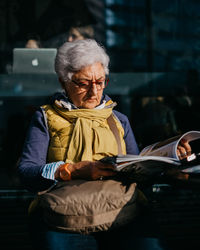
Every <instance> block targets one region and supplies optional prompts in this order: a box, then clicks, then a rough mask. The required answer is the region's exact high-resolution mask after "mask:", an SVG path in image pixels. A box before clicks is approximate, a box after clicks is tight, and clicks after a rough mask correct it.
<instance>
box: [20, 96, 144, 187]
mask: <svg viewBox="0 0 200 250" xmlns="http://www.w3.org/2000/svg"><path fill="white" fill-rule="evenodd" d="M103 98H104V99H106V100H108V99H109V97H108V96H103ZM114 114H115V115H116V116H117V118H118V119H119V121H120V122H121V124H122V126H123V128H124V131H125V133H124V140H125V143H126V151H127V154H136V155H137V154H138V153H139V150H138V146H137V143H136V140H135V137H134V134H133V132H132V129H131V126H130V123H129V121H128V118H127V117H126V116H125V115H123V114H122V113H120V112H118V111H115V110H114ZM49 140H50V138H49V132H48V128H47V127H46V124H45V119H44V116H43V113H42V110H41V109H39V110H38V111H36V112H35V114H34V115H33V118H32V121H31V124H30V126H29V129H28V133H27V136H26V140H25V143H24V148H23V152H22V156H21V159H20V162H19V165H18V172H19V175H20V178H21V181H22V183H23V185H24V186H25V188H27V189H28V190H29V191H33V192H37V191H41V190H44V189H47V188H48V187H49V186H50V185H52V184H53V183H54V182H55V180H51V179H47V178H44V177H43V176H42V173H43V170H44V168H45V166H46V158H47V152H48V146H49Z"/></svg>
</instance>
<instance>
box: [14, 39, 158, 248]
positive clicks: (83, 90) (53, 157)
mask: <svg viewBox="0 0 200 250" xmlns="http://www.w3.org/2000/svg"><path fill="white" fill-rule="evenodd" d="M108 63H109V57H108V55H107V54H106V53H105V51H104V49H103V48H102V47H101V46H99V45H98V44H97V43H96V42H95V41H94V40H90V39H86V40H79V41H75V42H67V43H65V44H64V45H63V46H61V48H60V49H59V50H58V53H57V56H56V59H55V70H56V73H57V75H58V78H59V81H60V83H61V85H62V87H63V89H64V93H56V94H55V95H54V96H53V98H52V100H51V103H50V104H49V105H44V106H42V107H41V108H40V109H39V110H38V111H37V112H36V113H35V115H34V116H33V119H32V122H31V125H30V128H29V131H28V134H27V138H26V141H25V145H24V150H23V154H22V157H21V160H20V164H19V173H20V176H21V179H22V181H23V183H24V185H25V186H26V188H27V189H29V190H31V191H34V192H37V191H41V190H45V189H46V188H48V187H50V186H51V185H52V184H53V183H54V182H56V181H57V180H64V181H70V180H72V179H84V180H97V179H102V178H103V177H109V176H110V177H112V176H113V175H115V171H114V169H113V166H112V165H108V164H103V163H102V162H101V161H99V160H100V159H102V158H103V157H105V156H113V155H117V154H118V145H117V142H116V139H115V137H114V135H113V133H112V131H111V129H110V127H109V125H108V119H109V117H110V116H112V117H113V121H114V123H115V125H116V127H117V130H118V134H119V141H120V144H121V151H122V153H123V154H138V152H139V151H138V146H137V143H136V141H135V138H134V135H133V132H132V129H131V127H130V124H129V121H128V119H127V117H126V116H125V115H123V114H121V113H119V112H117V111H115V110H113V107H114V106H115V103H113V102H112V100H111V99H110V98H109V97H108V96H107V95H105V94H104V93H103V90H104V88H105V87H106V85H107V83H108V78H107V75H108V71H109V70H108ZM135 223H136V222H135ZM135 225H136V224H135ZM30 228H31V232H32V239H33V242H34V243H35V245H36V248H37V249H38V248H40V247H42V248H43V249H97V247H99V246H100V247H102V248H104V249H106V247H107V248H108V249H109V248H110V247H111V246H113V247H114V246H115V248H116V249H133V248H132V246H135V248H134V249H152V244H151V240H150V239H148V243H147V244H146V241H145V240H144V239H143V240H142V241H141V240H139V239H136V238H135V240H134V241H133V231H131V230H132V229H133V228H136V226H133V227H132V229H131V230H130V228H123V231H122V230H117V231H115V232H114V233H113V232H107V233H99V234H98V233H97V234H96V235H89V236H86V235H81V234H72V233H65V232H56V231H54V230H52V229H50V228H48V226H47V225H45V223H44V222H43V220H42V216H41V215H37V216H36V217H34V218H33V219H32V222H31V227H30ZM138 228H139V227H137V229H138ZM142 230H143V229H142ZM138 231H139V229H138ZM153 244H154V245H155V244H157V241H155V240H154V241H153ZM97 245H98V246H97ZM136 245H138V246H140V247H138V248H136ZM117 247H118V248H117ZM129 247H130V248H129ZM157 249H161V248H160V247H159V246H158V244H157Z"/></svg>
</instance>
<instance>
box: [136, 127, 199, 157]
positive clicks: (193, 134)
mask: <svg viewBox="0 0 200 250" xmlns="http://www.w3.org/2000/svg"><path fill="white" fill-rule="evenodd" d="M183 138H184V139H185V140H187V141H188V142H189V143H190V142H192V141H194V140H197V139H200V131H189V132H187V133H185V134H183V135H182V136H176V137H173V138H170V139H168V140H166V141H164V142H158V143H154V144H153V145H150V146H147V147H146V148H144V149H143V150H142V151H141V153H140V155H141V156H144V155H158V156H164V157H171V158H175V159H178V155H177V147H178V144H179V142H180V140H181V139H183Z"/></svg>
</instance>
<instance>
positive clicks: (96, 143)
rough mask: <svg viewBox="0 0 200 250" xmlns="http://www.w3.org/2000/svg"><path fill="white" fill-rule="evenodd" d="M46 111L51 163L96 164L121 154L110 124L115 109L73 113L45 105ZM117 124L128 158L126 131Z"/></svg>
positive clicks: (56, 106) (76, 111) (82, 110)
mask: <svg viewBox="0 0 200 250" xmlns="http://www.w3.org/2000/svg"><path fill="white" fill-rule="evenodd" d="M42 108H43V110H44V111H45V114H46V118H47V125H48V130H49V135H50V142H49V148H48V156H47V162H56V161H64V162H71V163H74V162H79V161H84V160H87V161H96V160H100V159H102V158H103V157H105V156H113V155H117V154H118V145H117V142H116V139H115V136H114V134H113V132H112V131H111V130H110V127H109V125H108V123H107V118H108V117H109V116H110V115H111V114H112V108H108V107H105V108H103V109H99V110H98V109H73V110H70V111H69V110H68V109H66V108H61V107H58V105H53V106H51V105H44V106H42ZM114 120H115V122H116V126H117V129H118V130H119V136H120V140H121V146H122V152H123V154H126V145H125V141H124V139H123V136H124V129H123V127H122V125H121V123H120V122H119V121H118V120H117V119H116V118H114Z"/></svg>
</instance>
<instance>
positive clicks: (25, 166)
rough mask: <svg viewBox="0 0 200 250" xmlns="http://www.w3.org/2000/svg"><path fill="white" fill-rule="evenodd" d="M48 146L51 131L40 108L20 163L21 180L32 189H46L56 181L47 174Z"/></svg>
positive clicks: (32, 124) (31, 126) (32, 121)
mask: <svg viewBox="0 0 200 250" xmlns="http://www.w3.org/2000/svg"><path fill="white" fill-rule="evenodd" d="M48 146H49V132H48V129H47V127H46V124H45V120H44V116H43V113H42V111H41V110H38V111H36V113H35V114H34V115H33V118H32V120H31V123H30V126H29V129H28V132H27V136H26V140H25V143H24V148H23V152H22V155H21V158H20V161H19V165H18V173H19V176H20V179H21V182H22V184H23V185H24V186H25V188H27V189H28V190H30V191H33V192H35V191H41V190H45V189H46V188H48V187H49V186H50V185H52V184H53V183H54V182H55V181H54V180H51V178H48V175H47V174H46V175H45V172H46V170H47V167H45V166H46V158H47V152H48ZM48 168H49V166H48ZM45 169H46V170H45Z"/></svg>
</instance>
